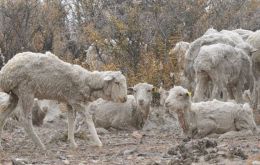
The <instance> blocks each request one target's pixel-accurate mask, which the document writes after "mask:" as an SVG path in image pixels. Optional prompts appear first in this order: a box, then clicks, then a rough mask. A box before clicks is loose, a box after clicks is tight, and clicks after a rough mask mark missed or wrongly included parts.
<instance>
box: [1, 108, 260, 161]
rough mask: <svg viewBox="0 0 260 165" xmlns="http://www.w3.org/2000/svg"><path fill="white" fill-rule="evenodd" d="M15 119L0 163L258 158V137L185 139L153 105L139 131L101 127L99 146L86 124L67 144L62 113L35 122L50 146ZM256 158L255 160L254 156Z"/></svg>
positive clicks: (171, 120) (10, 122)
mask: <svg viewBox="0 0 260 165" xmlns="http://www.w3.org/2000/svg"><path fill="white" fill-rule="evenodd" d="M20 125H21V124H19V123H18V122H17V121H14V120H12V119H9V120H8V122H7V125H6V127H5V130H4V132H3V136H2V138H3V143H2V145H3V148H4V150H3V151H0V165H11V164H15V165H22V164H37V165H40V164H51V165H54V164H58V165H59V164H61V165H62V164H72V165H74V164H75V165H84V164H101V165H102V164H104V165H105V164H109V165H111V164H115V165H117V164H118V165H119V164H126V165H132V164H133V165H134V164H147V165H148V164H150V165H161V164H162V165H163V164H169V165H173V164H177V165H178V164H191V163H192V162H193V164H223V165H224V164H234V165H239V164H241V165H242V164H251V163H252V162H253V161H255V160H257V159H258V160H260V142H259V141H260V137H258V136H253V137H241V138H236V139H230V140H223V141H220V140H218V139H207V138H204V139H199V140H189V139H184V138H182V136H181V135H180V134H181V133H180V131H179V129H178V126H177V123H176V120H175V119H174V118H173V117H170V116H167V115H165V114H164V113H163V111H162V110H158V109H155V110H154V111H153V114H152V115H151V116H150V121H149V122H148V123H147V125H146V126H145V129H144V130H142V131H137V132H132V131H116V130H109V131H106V130H102V129H99V131H98V132H99V135H100V138H101V141H102V142H103V144H104V147H103V148H97V147H94V146H92V145H91V139H90V138H89V133H88V132H87V131H85V130H86V128H85V127H82V128H81V129H80V132H79V133H77V134H76V142H77V143H78V145H79V148H78V149H70V148H69V145H68V144H69V143H68V142H67V140H66V119H63V118H57V119H56V120H54V122H53V123H45V124H44V125H43V126H42V127H36V128H35V130H36V131H37V133H38V135H39V136H40V138H41V139H42V140H43V142H44V144H46V147H47V148H48V151H47V152H43V151H40V150H38V149H37V148H35V147H34V145H33V143H32V141H31V140H30V139H29V138H28V137H27V135H26V133H25V132H24V131H23V128H22V127H21V126H20ZM254 163H257V162H256V161H255V162H254Z"/></svg>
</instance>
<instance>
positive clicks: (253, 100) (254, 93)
mask: <svg viewBox="0 0 260 165" xmlns="http://www.w3.org/2000/svg"><path fill="white" fill-rule="evenodd" d="M256 84H257V82H256V81H255V82H254V88H253V93H252V94H251V98H253V99H252V101H251V105H252V107H253V109H256V108H257V104H258V90H257V85H256Z"/></svg>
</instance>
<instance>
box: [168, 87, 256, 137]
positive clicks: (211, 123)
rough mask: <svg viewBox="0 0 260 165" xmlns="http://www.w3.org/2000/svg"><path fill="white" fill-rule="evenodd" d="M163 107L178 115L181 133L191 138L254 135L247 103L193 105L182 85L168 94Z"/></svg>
mask: <svg viewBox="0 0 260 165" xmlns="http://www.w3.org/2000/svg"><path fill="white" fill-rule="evenodd" d="M165 106H166V107H168V108H169V109H170V111H172V112H176V113H177V115H178V120H179V124H180V126H181V127H182V129H183V132H184V133H185V134H186V135H187V136H189V137H194V138H203V137H205V136H209V135H211V136H213V135H214V136H219V134H222V135H221V136H220V138H224V137H234V136H247V135H252V134H253V133H257V127H256V124H255V121H254V117H253V111H252V109H251V108H250V106H249V104H244V105H243V104H236V103H233V102H222V101H218V100H213V101H207V102H199V103H192V102H191V98H190V93H189V92H188V90H187V89H185V88H183V87H181V86H175V87H174V88H172V89H171V90H170V92H169V96H168V98H167V99H166V102H165Z"/></svg>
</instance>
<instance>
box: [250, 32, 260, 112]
mask: <svg viewBox="0 0 260 165" xmlns="http://www.w3.org/2000/svg"><path fill="white" fill-rule="evenodd" d="M247 42H248V43H249V44H251V45H252V46H253V47H254V48H255V52H254V53H252V56H251V59H252V72H253V76H254V90H253V92H252V93H253V100H252V104H253V108H254V109H258V110H259V109H260V107H259V105H260V96H259V95H260V30H258V31H256V32H254V33H253V34H252V35H250V36H249V37H248V39H247Z"/></svg>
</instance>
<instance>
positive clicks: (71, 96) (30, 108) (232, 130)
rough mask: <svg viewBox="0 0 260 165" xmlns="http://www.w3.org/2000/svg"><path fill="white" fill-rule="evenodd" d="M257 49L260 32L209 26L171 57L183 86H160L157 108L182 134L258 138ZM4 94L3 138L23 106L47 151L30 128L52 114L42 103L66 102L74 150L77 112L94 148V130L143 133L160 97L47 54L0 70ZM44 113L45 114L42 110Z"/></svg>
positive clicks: (18, 58)
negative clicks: (173, 119)
mask: <svg viewBox="0 0 260 165" xmlns="http://www.w3.org/2000/svg"><path fill="white" fill-rule="evenodd" d="M259 50H260V31H256V32H253V31H249V30H243V29H237V30H233V31H228V30H222V31H220V32H218V31H217V30H215V29H212V28H211V29H209V30H208V31H207V32H206V33H205V34H204V35H203V36H201V37H200V38H198V39H196V40H195V41H193V42H192V43H187V42H179V43H177V44H176V46H175V48H174V49H172V50H171V52H170V53H174V54H176V57H177V60H178V64H179V65H180V66H179V68H180V73H179V75H180V80H181V85H182V86H174V87H173V88H172V89H170V90H169V91H166V90H165V89H163V88H162V87H160V89H159V93H160V104H161V105H162V106H164V108H165V109H167V111H169V112H170V113H176V114H177V116H178V121H179V125H180V127H181V128H182V130H183V133H184V135H186V136H188V137H191V138H202V137H205V136H211V137H219V138H228V137H235V136H241V135H252V134H254V133H258V130H257V126H256V124H255V121H254V115H253V110H252V109H253V108H254V109H257V108H258V107H260V96H259V93H260V79H259V76H260V73H258V72H259V69H260V51H259ZM0 88H1V90H2V92H0V137H1V134H2V131H3V126H4V124H5V121H6V119H7V118H8V117H9V116H10V115H11V114H12V112H14V111H15V110H16V109H17V108H18V107H19V109H20V111H21V114H22V117H21V122H22V123H23V126H24V129H25V131H26V132H27V134H28V135H29V136H30V137H31V139H32V140H33V141H34V143H35V144H36V145H37V146H39V147H40V148H41V149H45V146H44V144H43V143H42V142H41V140H40V139H39V137H38V136H37V134H36V133H35V132H34V129H33V123H34V124H35V125H37V124H41V123H37V120H35V119H36V118H38V117H39V116H40V117H41V118H43V117H44V114H45V113H46V112H47V110H46V109H48V108H47V107H46V106H44V107H43V108H42V107H41V106H40V105H39V103H40V101H41V100H43V99H48V100H57V101H59V102H62V103H65V104H66V107H67V113H68V140H69V141H70V144H71V146H72V147H77V144H76V142H75V139H74V132H75V119H76V112H77V113H80V115H81V116H83V117H84V119H85V121H86V123H87V125H88V128H89V130H90V133H91V135H92V137H93V140H94V142H95V145H97V146H102V145H103V144H102V142H101V141H100V139H99V137H98V135H97V131H96V128H95V126H96V127H103V128H106V129H107V128H110V127H112V128H115V129H123V130H126V129H127V130H132V129H141V128H142V127H143V126H144V123H145V122H146V121H147V119H148V117H149V113H150V109H151V102H152V98H153V95H152V94H153V92H154V91H155V87H154V86H153V85H151V84H148V83H138V84H136V85H135V86H134V87H128V88H127V82H126V78H125V76H124V75H123V74H122V73H121V72H119V71H103V72H99V71H93V72H91V71H88V70H86V69H84V68H82V67H80V66H78V65H72V64H69V63H66V62H64V61H62V60H60V59H59V58H58V57H57V56H55V55H53V54H52V53H50V52H46V53H45V54H42V53H32V52H24V53H19V54H17V55H15V56H14V57H13V58H12V59H11V60H9V61H8V62H7V63H6V65H5V66H4V67H3V68H2V70H1V72H0ZM186 88H187V89H186ZM188 89H189V90H190V91H193V92H194V95H193V97H192V94H191V92H189V91H188ZM243 93H244V97H242V96H243ZM35 98H37V99H35ZM38 99H39V100H38ZM246 102H248V103H246ZM41 108H42V109H43V113H41V112H38V111H37V109H41ZM49 108H50V107H49ZM0 147H1V138H0Z"/></svg>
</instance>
